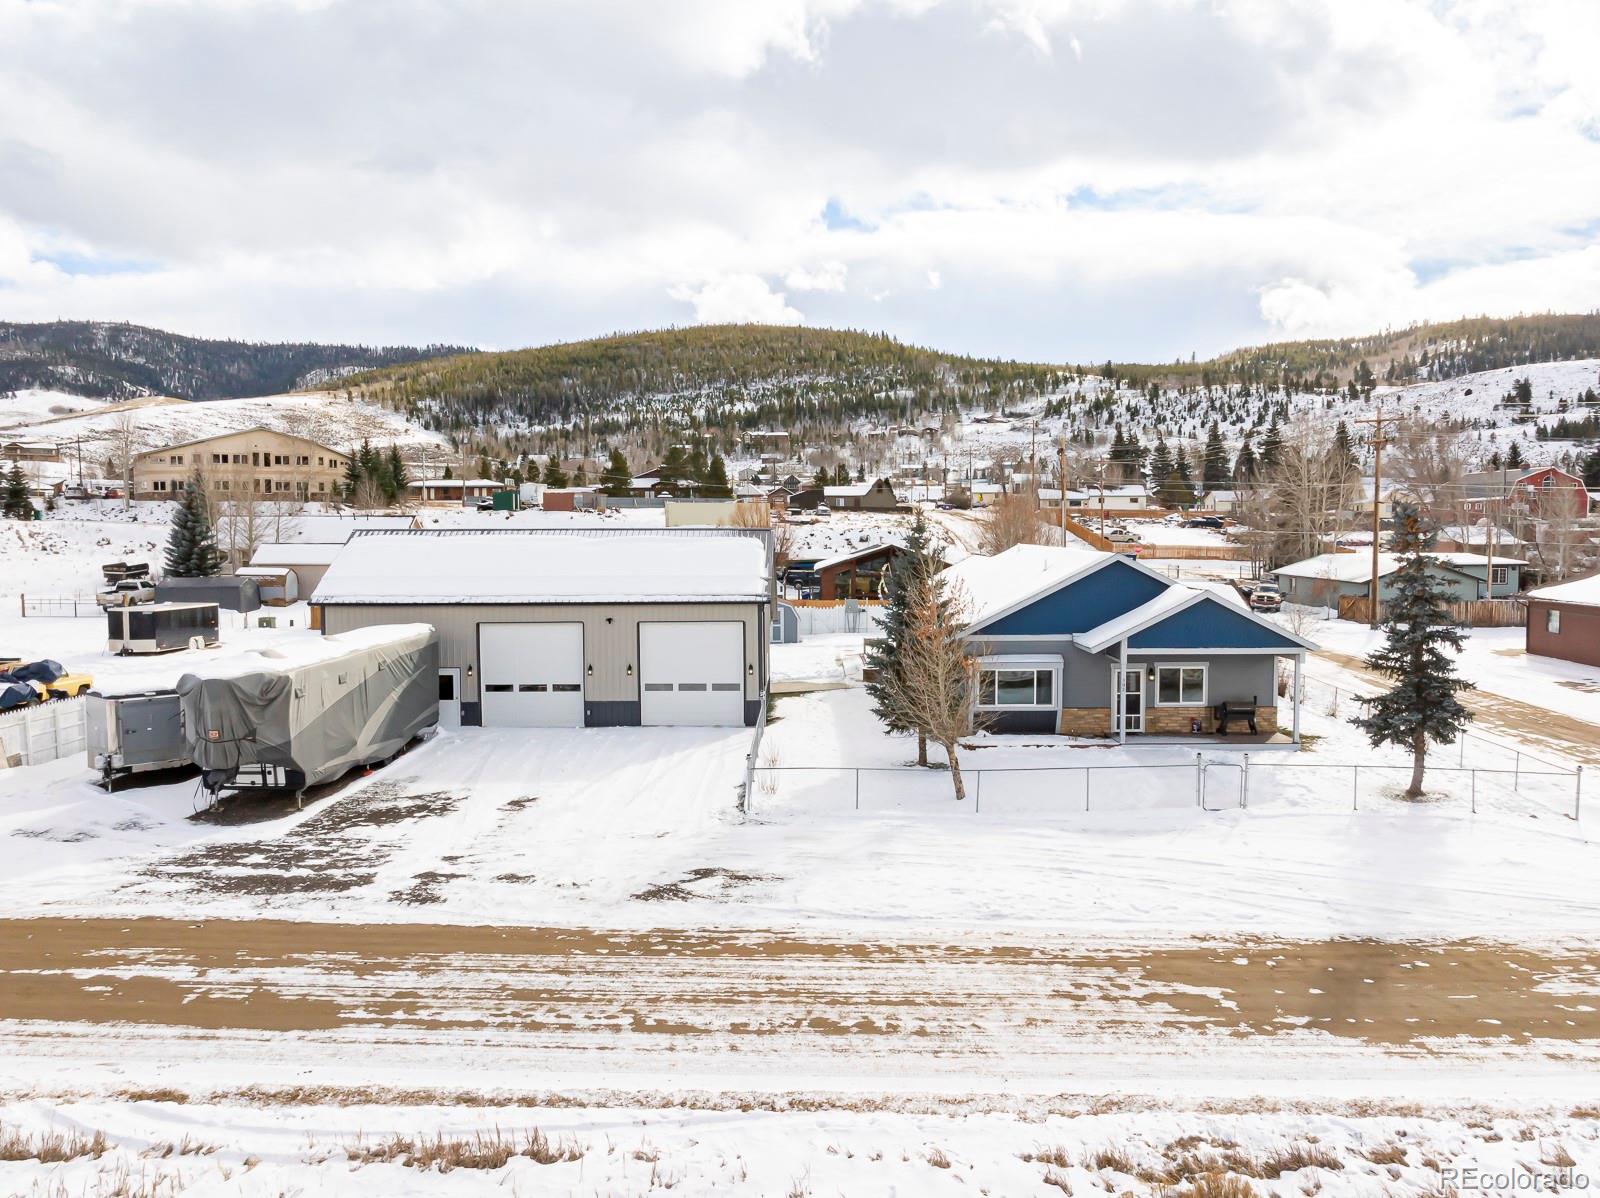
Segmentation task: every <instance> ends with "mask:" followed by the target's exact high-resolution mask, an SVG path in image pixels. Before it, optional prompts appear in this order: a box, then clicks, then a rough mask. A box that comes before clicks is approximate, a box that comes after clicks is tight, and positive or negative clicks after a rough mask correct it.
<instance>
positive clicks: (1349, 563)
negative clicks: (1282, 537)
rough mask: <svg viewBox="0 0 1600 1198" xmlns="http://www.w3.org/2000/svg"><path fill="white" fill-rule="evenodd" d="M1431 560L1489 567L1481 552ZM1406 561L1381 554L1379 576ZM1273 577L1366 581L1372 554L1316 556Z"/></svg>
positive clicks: (1503, 562) (1513, 560)
mask: <svg viewBox="0 0 1600 1198" xmlns="http://www.w3.org/2000/svg"><path fill="white" fill-rule="evenodd" d="M1428 556H1429V557H1432V558H1436V559H1438V561H1439V562H1440V563H1441V564H1443V565H1446V566H1450V567H1452V568H1455V569H1457V570H1459V569H1460V568H1461V567H1462V566H1487V565H1488V564H1489V559H1488V558H1487V557H1485V556H1484V555H1483V554H1481V553H1430V554H1428ZM1404 561H1405V559H1404V558H1403V557H1401V555H1400V554H1398V553H1379V554H1378V576H1379V577H1380V578H1387V577H1388V576H1389V575H1390V574H1393V573H1394V572H1395V571H1396V570H1398V569H1399V568H1400V567H1401V565H1402V564H1404ZM1494 564H1495V565H1497V566H1525V565H1527V562H1525V561H1523V560H1522V559H1521V558H1519V557H1505V556H1502V555H1501V554H1498V553H1497V554H1495V555H1494ZM1271 573H1273V574H1286V575H1288V576H1289V577H1290V578H1326V579H1329V580H1330V581H1333V582H1366V581H1367V580H1369V579H1370V578H1371V577H1372V554H1371V553H1370V552H1368V553H1319V554H1317V556H1316V557H1308V558H1306V559H1305V560H1304V561H1299V562H1293V563H1291V564H1290V565H1287V566H1279V567H1278V568H1277V569H1276V570H1273V571H1271Z"/></svg>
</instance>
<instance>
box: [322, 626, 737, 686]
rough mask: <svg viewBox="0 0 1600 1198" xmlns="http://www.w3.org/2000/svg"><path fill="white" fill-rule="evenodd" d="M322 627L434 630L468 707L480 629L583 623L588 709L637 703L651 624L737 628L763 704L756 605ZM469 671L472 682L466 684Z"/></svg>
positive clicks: (443, 661)
mask: <svg viewBox="0 0 1600 1198" xmlns="http://www.w3.org/2000/svg"><path fill="white" fill-rule="evenodd" d="M322 620H323V623H322V630H323V632H325V633H328V634H330V635H331V634H334V633H340V632H350V631H351V630H353V629H356V628H370V627H371V626H373V625H374V624H432V625H433V626H434V628H435V629H436V630H437V631H438V633H439V664H440V665H441V666H461V667H463V669H462V673H463V677H462V680H461V690H462V695H461V697H462V700H463V701H464V702H468V703H476V702H478V701H479V696H478V682H479V679H480V678H481V676H482V674H483V670H482V666H481V663H480V662H479V661H478V625H479V624H493V623H499V624H572V623H581V624H582V625H583V656H584V663H585V665H586V666H593V667H594V674H593V675H590V676H587V677H585V679H584V688H583V689H584V699H585V701H587V702H597V703H606V702H632V703H637V702H638V701H639V625H640V623H641V622H649V621H653V620H666V621H673V620H676V621H679V622H683V623H689V622H700V621H718V620H730V621H731V620H737V621H739V622H740V623H742V624H744V626H745V630H744V656H745V662H746V663H747V664H750V663H754V665H755V667H756V669H755V673H754V674H752V673H750V671H748V670H746V672H745V680H744V697H745V699H746V700H753V699H759V698H760V697H761V683H762V681H763V679H764V678H765V676H766V660H767V659H766V645H767V623H766V609H765V607H763V606H761V605H759V604H755V603H626V604H578V603H547V604H528V605H520V604H504V605H501V604H427V605H410V604H370V605H349V606H346V605H342V604H341V605H335V604H329V605H326V606H324V607H323V609H322ZM608 620H609V621H610V623H607V621H608ZM469 664H470V665H471V666H472V667H473V676H472V677H471V678H467V677H466V676H465V667H466V666H467V665H469ZM630 665H631V666H632V667H633V676H632V677H629V676H628V667H629V666H630Z"/></svg>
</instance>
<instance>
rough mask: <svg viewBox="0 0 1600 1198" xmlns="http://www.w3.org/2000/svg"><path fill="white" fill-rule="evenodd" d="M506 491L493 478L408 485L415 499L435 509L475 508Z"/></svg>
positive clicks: (434, 479)
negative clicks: (496, 494)
mask: <svg viewBox="0 0 1600 1198" xmlns="http://www.w3.org/2000/svg"><path fill="white" fill-rule="evenodd" d="M506 489H507V488H506V485H505V484H504V483H502V482H496V481H495V480H494V479H492V478H427V479H418V480H416V481H414V482H409V483H407V484H406V490H408V491H410V492H411V495H412V497H413V498H414V499H416V500H418V501H419V502H421V503H423V504H426V505H429V506H433V507H474V506H476V505H477V502H478V500H480V499H493V498H494V495H495V492H497V491H503V490H506Z"/></svg>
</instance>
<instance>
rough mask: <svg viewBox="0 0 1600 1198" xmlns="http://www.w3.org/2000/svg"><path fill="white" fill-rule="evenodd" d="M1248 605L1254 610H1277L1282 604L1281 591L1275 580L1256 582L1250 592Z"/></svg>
mask: <svg viewBox="0 0 1600 1198" xmlns="http://www.w3.org/2000/svg"><path fill="white" fill-rule="evenodd" d="M1250 606H1251V608H1253V609H1254V610H1256V611H1277V610H1278V609H1279V608H1281V607H1282V606H1283V592H1282V591H1280V590H1279V589H1278V584H1277V583H1275V582H1258V583H1256V585H1255V587H1254V588H1253V589H1252V590H1251V592H1250Z"/></svg>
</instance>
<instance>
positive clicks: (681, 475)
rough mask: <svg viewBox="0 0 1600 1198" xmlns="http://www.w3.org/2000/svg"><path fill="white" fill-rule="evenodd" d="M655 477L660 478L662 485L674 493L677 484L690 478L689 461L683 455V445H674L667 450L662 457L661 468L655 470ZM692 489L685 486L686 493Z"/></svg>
mask: <svg viewBox="0 0 1600 1198" xmlns="http://www.w3.org/2000/svg"><path fill="white" fill-rule="evenodd" d="M656 477H658V478H659V479H660V480H661V485H662V486H663V487H666V488H668V489H670V490H672V491H673V492H674V493H676V492H677V490H678V487H679V484H681V483H682V482H683V481H684V480H685V479H688V478H690V474H689V461H688V459H687V458H686V457H685V456H684V453H683V446H681V445H674V446H672V447H671V448H670V449H668V450H667V456H666V457H665V458H663V459H662V461H661V469H660V470H659V471H658V472H657V475H656ZM692 490H693V488H687V489H686V493H687V491H692Z"/></svg>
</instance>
